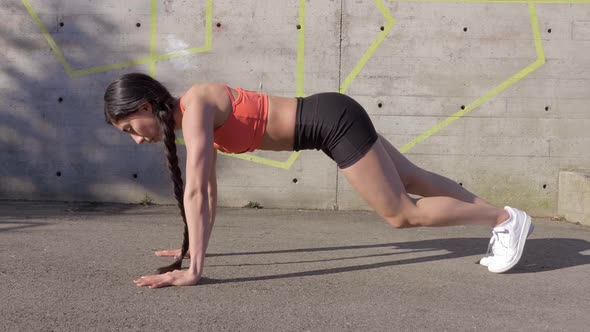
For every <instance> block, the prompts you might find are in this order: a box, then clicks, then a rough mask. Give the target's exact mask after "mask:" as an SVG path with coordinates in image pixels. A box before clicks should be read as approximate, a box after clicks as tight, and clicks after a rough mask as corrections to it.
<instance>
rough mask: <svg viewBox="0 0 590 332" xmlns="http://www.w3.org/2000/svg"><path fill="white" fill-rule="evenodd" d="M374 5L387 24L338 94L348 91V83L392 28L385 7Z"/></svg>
mask: <svg viewBox="0 0 590 332" xmlns="http://www.w3.org/2000/svg"><path fill="white" fill-rule="evenodd" d="M375 5H377V8H379V11H380V12H381V14H382V15H383V17H385V21H386V22H387V24H386V25H385V26H384V29H383V31H382V32H381V33H380V34H379V35H377V38H375V40H374V41H373V43H372V44H371V46H369V48H368V49H367V51H365V54H363V56H362V57H361V59H360V60H359V62H357V64H356V66H354V68H353V69H352V71H351V72H350V74H348V76H347V77H346V79H344V82H343V83H342V85H341V86H340V89H339V91H340V93H344V92H346V90H348V87H349V86H350V83H352V81H354V79H355V78H356V76H357V75H358V74H359V73H360V71H361V69H363V67H364V66H365V64H366V63H367V61H369V59H370V58H371V57H372V56H373V53H375V51H376V50H377V48H378V47H379V45H380V44H381V42H382V41H383V40H384V39H385V37H387V35H388V34H389V31H390V30H391V28H393V26H394V24H395V20H394V19H393V17H391V15H390V14H389V11H388V10H387V7H385V5H384V4H383V1H381V0H375Z"/></svg>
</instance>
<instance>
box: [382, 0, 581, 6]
mask: <svg viewBox="0 0 590 332" xmlns="http://www.w3.org/2000/svg"><path fill="white" fill-rule="evenodd" d="M389 2H426V3H428V2H433V3H434V2H441V3H442V2H457V3H459V2H465V3H536V4H574V5H575V4H590V0H389Z"/></svg>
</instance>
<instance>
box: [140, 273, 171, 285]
mask: <svg viewBox="0 0 590 332" xmlns="http://www.w3.org/2000/svg"><path fill="white" fill-rule="evenodd" d="M169 279H170V277H169V276H168V275H166V274H155V275H150V276H143V277H141V278H138V279H135V280H133V282H134V283H135V284H136V285H137V286H148V287H152V286H153V285H155V284H158V283H161V282H165V281H169Z"/></svg>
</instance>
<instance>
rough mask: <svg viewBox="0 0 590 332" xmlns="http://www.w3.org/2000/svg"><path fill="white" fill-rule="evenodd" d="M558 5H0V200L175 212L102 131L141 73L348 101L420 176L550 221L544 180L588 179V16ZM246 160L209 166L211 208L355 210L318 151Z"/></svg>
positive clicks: (553, 201)
mask: <svg viewBox="0 0 590 332" xmlns="http://www.w3.org/2000/svg"><path fill="white" fill-rule="evenodd" d="M559 2H562V3H561V4H552V3H547V1H543V3H537V4H530V5H529V4H526V3H509V2H508V3H492V2H490V3H487V2H485V1H482V2H478V3H471V2H469V1H466V2H460V1H458V2H444V1H443V2H403V1H399V2H398V1H391V2H390V1H385V0H383V1H382V0H376V1H345V0H341V1H304V0H301V1H297V0H290V1H286V0H285V1H283V0H281V1H254V0H249V1H248V0H247V1H239V2H236V1H227V0H225V1H210V0H209V1H206V0H199V1H196V0H195V1H181V0H164V1H162V0H157V1H156V0H153V1H152V0H142V1H139V0H133V1H126V2H122V1H114V0H106V1H89V0H86V1H74V0H44V1H41V0H23V1H18V0H2V6H1V7H0V27H1V31H2V34H1V35H0V48H1V49H2V52H1V54H0V68H2V70H1V71H0V72H1V73H2V74H1V76H0V198H2V199H52V200H90V201H119V202H140V201H142V200H143V199H144V198H146V196H147V197H149V199H151V200H152V201H154V202H157V203H171V202H173V197H172V193H171V183H170V181H169V178H168V173H167V170H166V167H165V158H164V153H163V147H162V146H154V145H144V146H137V145H135V144H134V143H133V142H132V141H131V140H130V139H129V137H127V136H125V135H123V134H121V133H119V132H117V131H115V130H113V129H112V128H111V127H109V126H107V125H105V124H104V119H103V115H102V107H103V104H102V96H103V93H104V88H105V87H106V85H107V84H108V83H109V82H110V81H111V80H113V79H114V78H116V77H118V76H119V75H121V74H122V73H126V72H132V71H142V72H146V73H150V74H152V75H154V76H155V77H156V78H157V79H159V80H161V81H162V82H164V83H165V84H166V85H167V86H168V87H169V88H170V90H171V91H172V92H173V93H174V94H176V95H179V94H181V93H183V91H184V90H185V89H186V88H187V87H189V86H190V84H192V83H194V82H199V81H219V82H224V83H226V84H228V85H230V86H240V87H243V88H247V89H256V90H261V91H264V92H266V93H270V94H278V95H285V96H297V95H309V94H312V93H316V92H320V91H341V92H344V93H347V94H350V95H352V96H353V97H355V98H356V99H358V100H359V101H360V102H361V103H362V104H363V105H364V106H365V107H366V109H367V110H368V112H369V113H370V115H371V118H372V119H373V120H374V122H375V125H376V127H377V128H378V130H379V131H380V132H381V133H382V134H383V135H384V136H385V137H386V138H388V139H389V140H390V141H391V142H392V143H393V144H394V145H396V146H397V147H398V148H399V149H401V150H402V152H404V153H405V155H406V156H407V157H408V158H409V159H411V160H412V161H414V162H415V163H417V164H419V165H420V166H422V167H424V168H426V169H429V170H432V171H435V172H440V173H442V174H444V175H446V176H448V177H450V178H451V179H454V180H456V181H457V182H460V183H462V185H463V186H465V187H466V188H468V189H470V190H472V191H474V192H475V193H477V194H479V195H481V196H483V197H486V198H488V199H490V200H491V201H493V202H494V203H497V204H499V205H502V204H511V205H514V206H518V207H522V208H524V209H527V210H529V211H530V212H531V213H533V214H536V215H552V214H555V213H556V212H557V201H558V200H557V189H558V188H557V185H558V173H559V171H560V170H564V169H575V168H590V106H589V105H590V78H589V77H590V5H589V4H588V3H589V2H590V1H588V0H582V1H576V0H572V1H569V2H568V1H565V3H563V2H564V1H559ZM180 151H181V152H180V154H181V159H183V160H184V156H183V155H184V149H183V148H182V147H180ZM246 157H247V158H249V159H250V160H243V159H238V158H235V157H230V156H221V157H220V159H219V170H218V174H219V177H220V180H219V186H220V204H221V205H225V206H242V205H244V204H247V203H248V202H258V203H260V204H261V205H263V206H265V207H291V208H293V207H294V208H320V209H330V208H334V207H338V208H340V209H363V208H366V205H365V204H364V203H363V202H362V201H361V200H360V199H359V198H358V197H357V196H356V194H354V192H352V191H351V187H350V186H349V185H348V184H347V183H346V181H345V179H344V178H343V177H342V176H341V175H339V174H338V172H337V168H336V166H335V165H334V164H333V163H332V162H331V160H329V159H328V158H327V157H326V156H324V155H323V154H322V153H321V152H316V151H304V152H302V153H301V154H291V153H286V152H285V153H276V152H257V153H254V154H249V155H247V156H246Z"/></svg>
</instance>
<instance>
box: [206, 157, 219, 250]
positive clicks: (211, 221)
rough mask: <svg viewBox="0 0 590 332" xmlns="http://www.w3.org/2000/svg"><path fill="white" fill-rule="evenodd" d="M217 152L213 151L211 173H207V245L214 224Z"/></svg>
mask: <svg viewBox="0 0 590 332" xmlns="http://www.w3.org/2000/svg"><path fill="white" fill-rule="evenodd" d="M216 166H217V150H216V149H213V160H212V166H211V173H209V186H208V192H209V213H210V215H211V218H210V219H209V237H208V238H207V243H209V239H211V233H213V224H215V215H216V212H217V172H216V171H215V170H216V168H217V167H216Z"/></svg>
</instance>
